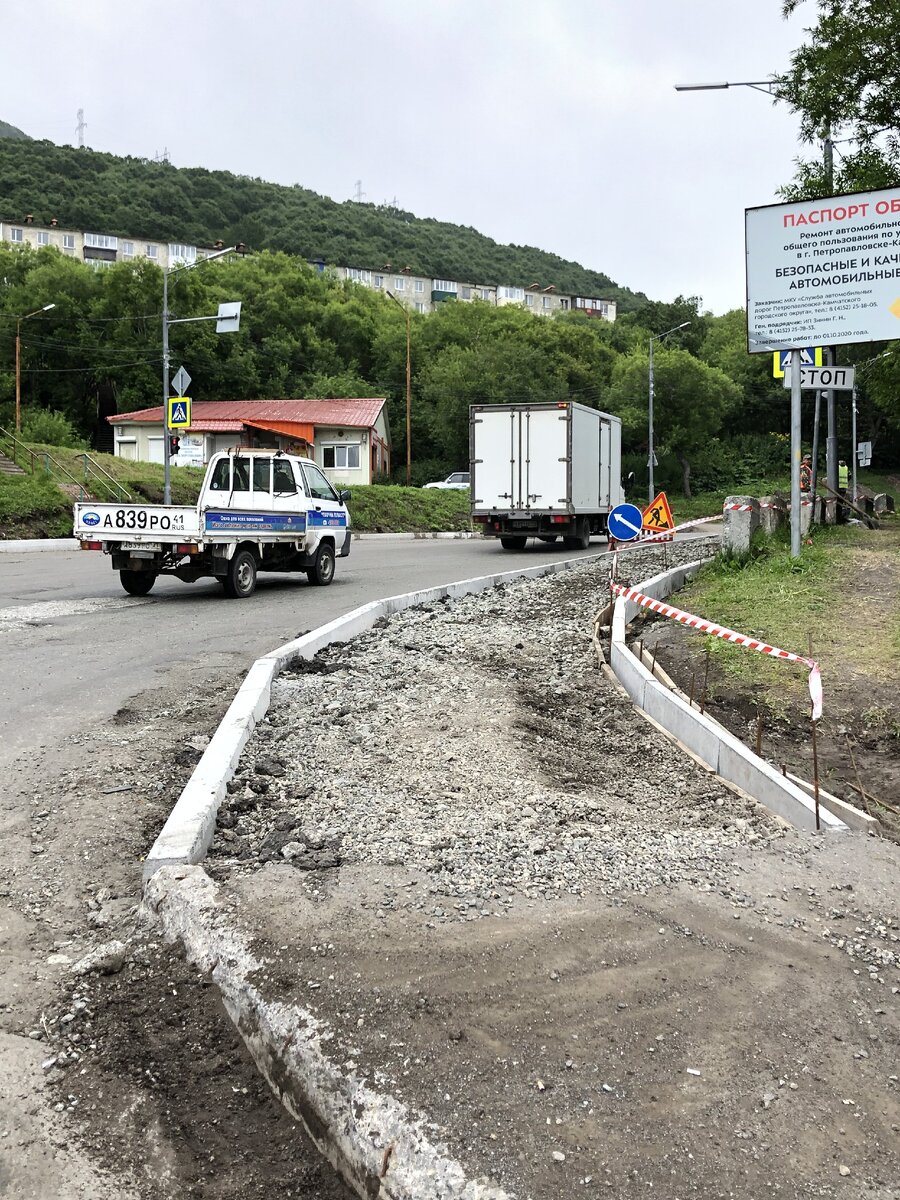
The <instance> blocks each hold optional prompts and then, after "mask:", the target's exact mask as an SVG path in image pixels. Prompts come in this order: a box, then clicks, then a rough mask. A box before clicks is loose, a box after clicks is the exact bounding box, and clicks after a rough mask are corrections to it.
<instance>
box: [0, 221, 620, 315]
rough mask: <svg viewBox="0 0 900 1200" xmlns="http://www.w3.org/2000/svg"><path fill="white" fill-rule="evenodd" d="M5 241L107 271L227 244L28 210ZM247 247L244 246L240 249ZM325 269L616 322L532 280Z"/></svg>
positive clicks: (163, 262)
mask: <svg viewBox="0 0 900 1200" xmlns="http://www.w3.org/2000/svg"><path fill="white" fill-rule="evenodd" d="M0 241H5V242H11V243H12V244H13V245H19V246H22V245H30V246H33V247H34V248H35V249H39V248H41V247H43V246H55V247H56V248H57V249H58V250H60V251H61V252H62V253H63V254H68V255H71V256H72V257H73V258H78V259H80V260H81V261H83V262H86V263H88V264H89V265H90V266H92V267H94V268H96V269H98V270H102V269H103V268H105V267H109V266H111V265H112V264H113V263H115V262H133V261H135V260H137V259H148V260H149V261H150V262H154V263H156V264H157V266H160V267H162V268H163V269H165V268H168V267H175V266H185V265H186V264H189V263H193V262H196V261H198V260H199V259H203V258H206V257H207V256H208V255H210V254H214V253H215V252H216V251H217V250H221V249H222V248H223V245H224V243H223V242H221V241H219V242H216V244H215V245H214V246H210V247H202V246H201V247H198V246H191V245H188V244H187V243H184V242H161V241H154V240H153V239H150V238H137V237H129V238H124V237H116V236H115V235H114V234H109V233H96V232H91V231H87V230H78V229H63V228H61V227H60V226H59V224H58V222H57V221H55V220H54V221H51V222H50V224H49V225H38V224H36V223H35V221H34V218H33V217H32V216H31V215H28V216H26V217H25V218H24V220H22V221H18V222H15V221H0ZM239 249H240V250H241V252H243V247H240V248H239ZM310 265H311V266H313V267H315V268H316V269H317V270H320V271H328V272H330V273H332V274H333V275H334V277H335V278H337V279H347V280H350V281H351V282H353V283H357V284H360V285H361V286H362V287H367V288H371V289H373V290H374V291H379V292H386V293H390V295H391V296H393V297H394V298H395V299H396V300H399V301H400V303H401V304H405V305H406V306H407V307H408V308H411V309H412V310H413V311H414V312H419V313H430V312H434V310H435V308H436V307H437V306H438V305H439V304H444V303H446V302H447V301H450V300H453V301H456V302H457V303H462V304H471V303H472V302H473V301H476V300H477V301H479V302H481V303H482V304H493V305H496V306H497V307H498V308H502V307H503V306H504V305H508V304H516V305H519V307H521V308H526V309H528V311H529V312H533V313H535V314H536V315H537V316H542V317H551V316H554V315H555V314H556V313H558V312H569V311H575V312H582V313H584V314H585V315H587V316H590V317H598V318H600V319H601V320H604V321H615V319H616V302H615V301H614V300H600V299H592V298H589V297H585V296H568V295H560V294H558V293H557V291H556V288H555V287H554V286H553V285H551V286H549V287H541V285H540V284H539V283H532V284H530V285H529V286H528V287H527V288H525V287H514V286H512V285H506V284H499V285H498V284H487V283H465V282H460V281H459V280H455V279H433V278H431V277H428V276H424V275H413V274H412V272H411V271H410V270H409V268H406V267H404V268H402V269H400V270H397V269H395V268H392V267H391V266H390V264H385V265H384V266H383V267H382V268H381V269H380V270H370V269H368V268H364V267H343V266H334V267H332V266H327V265H326V264H325V263H324V262H323V261H322V260H321V259H318V260H315V261H314V262H312V263H311V264H310Z"/></svg>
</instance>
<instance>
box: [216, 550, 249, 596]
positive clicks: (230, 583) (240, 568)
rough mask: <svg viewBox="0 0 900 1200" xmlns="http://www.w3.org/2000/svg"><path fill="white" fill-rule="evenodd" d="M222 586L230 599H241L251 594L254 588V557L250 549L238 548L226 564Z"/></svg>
mask: <svg viewBox="0 0 900 1200" xmlns="http://www.w3.org/2000/svg"><path fill="white" fill-rule="evenodd" d="M222 587H223V588H224V589H225V595H226V596H230V597H231V599H232V600H243V599H244V598H245V597H246V596H252V595H253V592H254V591H255V589H256V559H255V558H254V556H253V554H252V552H251V551H250V550H238V552H237V553H236V554H235V556H234V557H233V558H232V560H231V562H229V564H228V573H227V574H226V575H225V577H224V578H223V580H222Z"/></svg>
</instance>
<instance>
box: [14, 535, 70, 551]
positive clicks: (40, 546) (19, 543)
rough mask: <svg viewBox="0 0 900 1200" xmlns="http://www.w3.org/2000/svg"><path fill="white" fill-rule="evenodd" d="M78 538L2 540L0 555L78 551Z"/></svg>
mask: <svg viewBox="0 0 900 1200" xmlns="http://www.w3.org/2000/svg"><path fill="white" fill-rule="evenodd" d="M78 548H79V543H78V541H77V539H76V538H21V539H18V540H15V539H3V538H0V554H41V553H44V552H46V551H48V550H77V549H78Z"/></svg>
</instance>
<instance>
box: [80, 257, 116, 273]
mask: <svg viewBox="0 0 900 1200" xmlns="http://www.w3.org/2000/svg"><path fill="white" fill-rule="evenodd" d="M85 262H86V264H87V266H89V267H92V268H93V269H94V270H95V271H108V270H109V268H110V267H111V266H112V265H113V260H112V259H111V258H88V259H85Z"/></svg>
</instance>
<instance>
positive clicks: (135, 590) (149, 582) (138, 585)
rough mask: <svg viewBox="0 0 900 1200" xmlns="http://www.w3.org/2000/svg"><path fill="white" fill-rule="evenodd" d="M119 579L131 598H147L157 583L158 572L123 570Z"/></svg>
mask: <svg viewBox="0 0 900 1200" xmlns="http://www.w3.org/2000/svg"><path fill="white" fill-rule="evenodd" d="M119 579H121V581H122V587H123V588H124V589H125V591H126V592H127V593H128V595H129V596H146V595H147V593H148V592H149V591H150V589H151V588H152V587H153V585H154V583H156V572H155V571H128V570H122V571H120V572H119Z"/></svg>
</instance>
